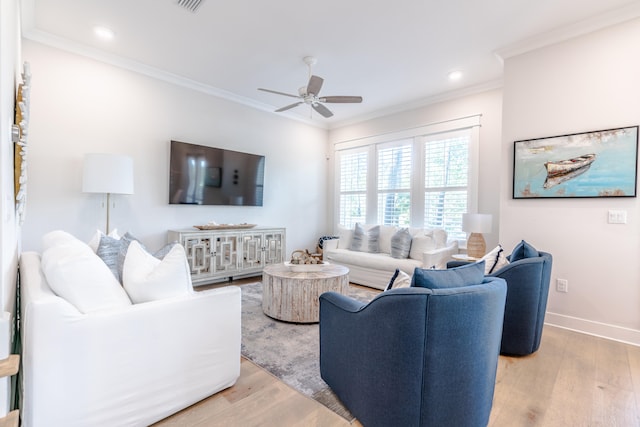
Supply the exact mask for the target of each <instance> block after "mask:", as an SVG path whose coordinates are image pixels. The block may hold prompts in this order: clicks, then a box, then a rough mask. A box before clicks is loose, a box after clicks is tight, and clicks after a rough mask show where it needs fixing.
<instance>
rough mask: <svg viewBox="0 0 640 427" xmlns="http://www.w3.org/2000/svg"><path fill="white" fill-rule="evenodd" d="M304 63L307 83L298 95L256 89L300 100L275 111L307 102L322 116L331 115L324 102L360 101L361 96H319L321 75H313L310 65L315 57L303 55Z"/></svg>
mask: <svg viewBox="0 0 640 427" xmlns="http://www.w3.org/2000/svg"><path fill="white" fill-rule="evenodd" d="M302 60H303V61H304V63H305V64H307V65H308V66H309V83H308V84H307V86H303V87H301V88H300V89H298V95H292V94H290V93H284V92H278V91H276V90H271V89H263V88H258V90H261V91H264V92H269V93H275V94H278V95H284V96H289V97H291V98H298V99H300V101H298V102H294V103H293V104H289V105H287V106H285V107H282V108H278V109H277V110H276V113H280V112H282V111H286V110H289V109H291V108H294V107H297V106H298V105H302V104H308V105H310V106H311V108H313V109H314V110H316V111H317V112H318V113H320V115H322V116H323V117H331V116H333V113H332V112H331V110H329V109H328V108H327V107H325V106H324V105H323V104H324V103H334V104H348V103H359V102H362V97H361V96H319V95H318V94H319V93H320V89H321V88H322V83H324V79H323V78H322V77H318V76H314V75H312V74H311V66H312V65H314V64H315V63H316V62H317V59H316V58H314V57H313V56H305V57H304V58H303V59H302Z"/></svg>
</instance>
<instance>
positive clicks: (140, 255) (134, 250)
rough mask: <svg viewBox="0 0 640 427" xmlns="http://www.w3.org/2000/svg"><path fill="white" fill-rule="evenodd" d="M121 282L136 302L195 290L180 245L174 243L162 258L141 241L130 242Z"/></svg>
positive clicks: (169, 296) (185, 293) (154, 299)
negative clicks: (147, 248) (156, 255)
mask: <svg viewBox="0 0 640 427" xmlns="http://www.w3.org/2000/svg"><path fill="white" fill-rule="evenodd" d="M122 280H123V281H122V283H123V285H124V289H125V290H126V291H127V293H128V294H129V298H131V301H133V303H134V304H138V303H142V302H147V301H156V300H160V299H165V298H171V297H175V296H180V295H187V294H189V293H191V292H192V291H193V286H192V284H191V272H190V271H189V264H188V263H187V257H186V254H185V252H184V248H183V247H182V246H181V245H174V246H173V247H172V248H171V250H170V251H169V252H168V253H167V255H166V256H165V257H164V258H163V259H162V260H159V259H158V258H156V257H154V256H153V255H152V254H150V253H149V252H147V251H146V250H144V248H143V247H142V245H140V242H138V241H136V240H134V241H132V242H131V243H130V244H129V249H128V250H127V255H126V257H125V260H124V266H123V269H122Z"/></svg>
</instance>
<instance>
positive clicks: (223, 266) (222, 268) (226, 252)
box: [212, 233, 241, 276]
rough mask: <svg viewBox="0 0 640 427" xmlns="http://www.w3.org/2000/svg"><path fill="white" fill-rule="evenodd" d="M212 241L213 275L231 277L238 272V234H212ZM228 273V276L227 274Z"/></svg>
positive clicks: (239, 267)
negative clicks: (213, 243)
mask: <svg viewBox="0 0 640 427" xmlns="http://www.w3.org/2000/svg"><path fill="white" fill-rule="evenodd" d="M212 240H213V241H214V242H215V245H214V249H213V273H214V275H216V276H219V275H221V274H222V275H229V276H231V275H233V274H234V273H238V271H240V269H241V266H240V262H239V261H240V258H239V253H238V252H239V248H240V247H241V246H240V235H239V234H227V233H224V234H214V235H213V236H212ZM227 273H228V274H227Z"/></svg>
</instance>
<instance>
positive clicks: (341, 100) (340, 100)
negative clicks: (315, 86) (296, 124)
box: [319, 96, 362, 104]
mask: <svg viewBox="0 0 640 427" xmlns="http://www.w3.org/2000/svg"><path fill="white" fill-rule="evenodd" d="M319 101H320V102H329V103H333V104H349V103H358V102H362V97H361V96H323V97H322V98H320V99H319Z"/></svg>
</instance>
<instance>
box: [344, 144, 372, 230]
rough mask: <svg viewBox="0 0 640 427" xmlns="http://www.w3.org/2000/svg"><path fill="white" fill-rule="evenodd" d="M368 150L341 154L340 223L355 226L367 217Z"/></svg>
mask: <svg viewBox="0 0 640 427" xmlns="http://www.w3.org/2000/svg"><path fill="white" fill-rule="evenodd" d="M367 167H368V152H367V151H366V150H361V149H360V150H353V151H349V152H346V153H342V154H341V155H340V168H339V174H340V175H339V176H340V202H339V206H340V208H339V212H340V213H339V218H340V221H339V223H340V224H342V225H344V226H345V227H353V226H355V224H356V222H361V223H364V222H366V218H367Z"/></svg>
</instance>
